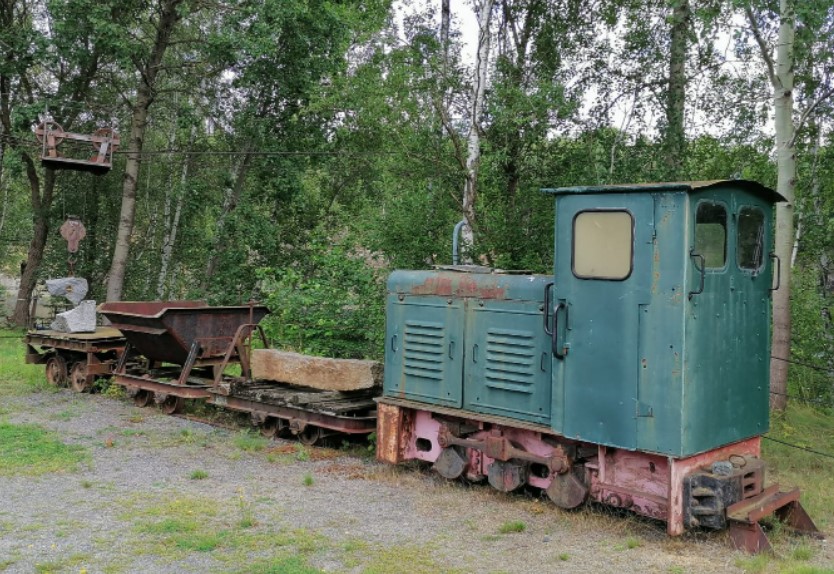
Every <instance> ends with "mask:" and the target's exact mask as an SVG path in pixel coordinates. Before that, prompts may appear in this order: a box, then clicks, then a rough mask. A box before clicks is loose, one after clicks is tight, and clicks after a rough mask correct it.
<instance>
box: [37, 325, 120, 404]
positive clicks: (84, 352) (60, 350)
mask: <svg viewBox="0 0 834 574" xmlns="http://www.w3.org/2000/svg"><path fill="white" fill-rule="evenodd" d="M23 342H24V343H25V345H26V362H27V363H30V364H38V365H40V364H42V365H45V367H46V380H47V381H48V382H49V383H51V384H53V385H56V386H58V387H65V386H67V385H69V386H71V387H72V389H73V390H74V391H76V392H79V393H85V392H88V391H90V390H91V389H92V388H93V384H94V383H95V380H96V378H98V377H107V376H109V375H110V373H111V372H112V370H113V368H114V366H115V365H116V362H117V361H118V359H119V357H120V356H121V354H122V352H123V351H124V348H125V344H126V343H125V338H124V337H123V336H122V334H121V332H120V331H119V330H118V329H114V328H112V327H97V328H96V330H95V331H94V332H92V333H63V332H61V331H54V330H52V329H41V330H32V331H29V332H28V333H26V336H25V337H24V339H23Z"/></svg>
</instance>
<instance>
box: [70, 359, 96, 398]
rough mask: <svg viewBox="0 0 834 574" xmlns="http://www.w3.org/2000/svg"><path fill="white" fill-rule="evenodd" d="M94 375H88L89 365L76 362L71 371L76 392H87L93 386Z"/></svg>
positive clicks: (71, 379) (73, 387)
mask: <svg viewBox="0 0 834 574" xmlns="http://www.w3.org/2000/svg"><path fill="white" fill-rule="evenodd" d="M92 379H93V377H88V376H87V365H86V364H84V363H75V364H74V365H73V366H72V370H71V371H70V384H71V385H72V390H74V391H75V392H76V393H86V392H89V391H90V389H92V388H93V381H92Z"/></svg>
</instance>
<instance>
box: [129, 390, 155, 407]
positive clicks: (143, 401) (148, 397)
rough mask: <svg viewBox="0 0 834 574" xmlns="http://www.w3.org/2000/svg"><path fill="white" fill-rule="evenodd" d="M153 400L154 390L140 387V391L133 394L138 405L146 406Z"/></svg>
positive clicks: (134, 401) (135, 403)
mask: <svg viewBox="0 0 834 574" xmlns="http://www.w3.org/2000/svg"><path fill="white" fill-rule="evenodd" d="M152 402H153V392H152V391H146V390H145V389H139V391H138V392H137V393H136V394H135V395H134V396H133V404H134V405H136V406H137V407H142V408H144V407H146V406H148V405H149V404H151V403H152Z"/></svg>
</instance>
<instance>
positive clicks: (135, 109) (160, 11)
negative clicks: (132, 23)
mask: <svg viewBox="0 0 834 574" xmlns="http://www.w3.org/2000/svg"><path fill="white" fill-rule="evenodd" d="M183 4H184V0H158V1H157V3H156V4H155V6H154V8H155V10H154V11H155V15H154V16H155V17H152V18H151V21H150V22H151V36H152V37H153V40H152V43H151V44H150V46H149V48H150V49H149V50H148V51H147V52H146V53H144V54H143V53H142V50H141V48H140V47H137V48H140V49H139V50H138V51H137V52H138V53H135V54H133V55H132V56H131V60H132V61H133V65H134V66H135V69H136V73H137V77H138V85H137V86H136V97H135V98H134V99H133V101H132V102H131V120H130V135H129V137H128V140H127V146H125V151H126V157H127V161H126V163H125V172H124V179H123V184H122V207H121V212H120V213H119V228H118V233H117V237H116V244H115V246H114V248H113V259H112V262H111V264H110V271H109V272H108V278H107V295H106V297H107V300H108V301H119V300H121V298H122V291H123V289H124V282H125V270H126V268H127V263H128V258H129V255H130V244H131V240H132V235H133V226H134V222H135V218H136V189H137V185H138V177H139V168H140V166H141V165H142V149H143V147H144V142H145V131H146V130H147V127H148V112H149V110H150V107H151V105H152V104H153V102H154V100H155V99H156V95H157V94H156V87H157V79H158V78H159V76H160V72H161V71H162V60H163V58H164V57H165V52H166V51H167V50H168V47H169V46H170V45H171V40H172V35H173V32H174V29H175V28H176V26H177V24H178V23H179V21H180V20H181V19H182V15H183V12H184V10H183Z"/></svg>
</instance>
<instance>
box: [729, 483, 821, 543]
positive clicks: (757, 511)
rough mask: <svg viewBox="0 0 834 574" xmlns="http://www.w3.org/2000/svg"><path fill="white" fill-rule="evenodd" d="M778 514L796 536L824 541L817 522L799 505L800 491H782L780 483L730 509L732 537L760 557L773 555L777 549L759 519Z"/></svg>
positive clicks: (794, 489) (796, 489)
mask: <svg viewBox="0 0 834 574" xmlns="http://www.w3.org/2000/svg"><path fill="white" fill-rule="evenodd" d="M770 515H775V516H776V517H777V518H778V519H779V520H780V521H781V522H782V523H783V524H785V525H786V526H787V527H788V528H789V529H791V530H792V531H793V532H794V533H796V534H803V535H805V536H811V537H813V538H817V539H820V540H821V539H823V538H824V537H823V535H822V533H821V532H820V531H819V530H818V529H817V527H816V525H815V524H814V521H813V520H811V517H810V516H808V513H807V512H805V509H804V508H802V505H801V504H800V503H799V489H798V488H793V489H790V490H787V491H784V492H783V491H781V490H780V489H779V485H778V484H774V485H772V486H769V487H767V488H765V489H764V490H763V491H762V492H761V493H759V494H757V495H756V496H752V497H750V498H745V499H744V500H741V501H739V502H737V503H735V504H733V505H732V506H730V507H729V508H727V521H728V523H729V527H730V528H729V530H730V538H731V539H732V541H733V545H734V546H735V547H736V548H737V549H739V550H744V551H746V552H749V553H751V554H757V553H759V552H771V551H772V550H773V547H772V546H771V545H770V540H768V538H767V534H766V533H765V531H764V529H763V528H762V525H761V524H759V520H761V519H762V518H765V517H767V516H770Z"/></svg>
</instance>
